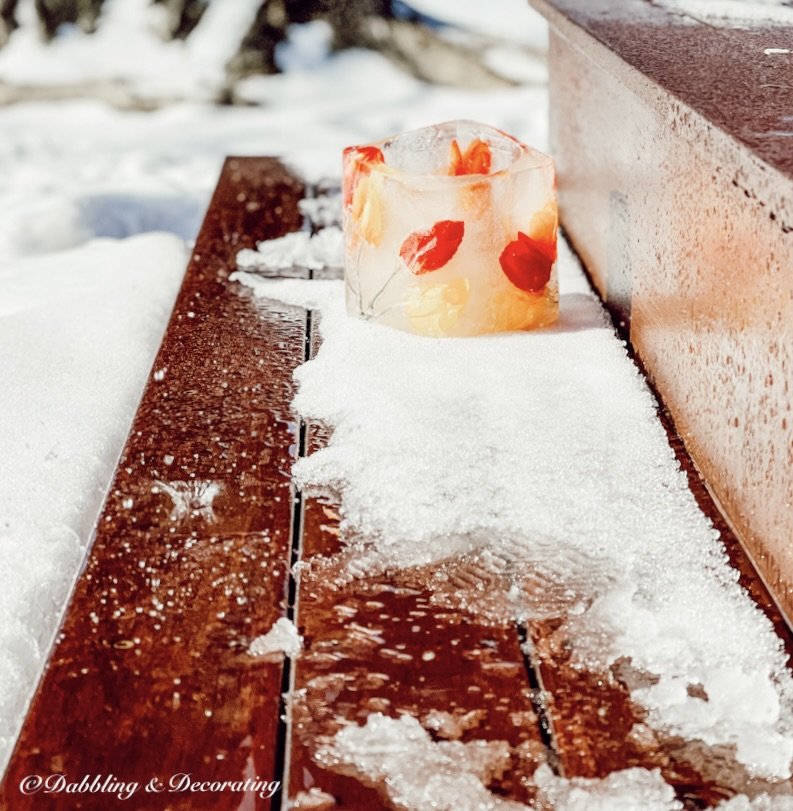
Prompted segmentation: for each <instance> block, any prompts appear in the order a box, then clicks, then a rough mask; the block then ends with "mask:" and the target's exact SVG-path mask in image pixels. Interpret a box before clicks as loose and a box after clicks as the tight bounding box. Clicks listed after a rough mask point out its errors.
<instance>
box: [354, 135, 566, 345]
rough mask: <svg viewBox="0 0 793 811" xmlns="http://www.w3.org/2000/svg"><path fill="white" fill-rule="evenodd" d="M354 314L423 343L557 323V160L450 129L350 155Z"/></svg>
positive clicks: (508, 140) (506, 141)
mask: <svg viewBox="0 0 793 811" xmlns="http://www.w3.org/2000/svg"><path fill="white" fill-rule="evenodd" d="M343 202H344V236H345V282H346V294H347V309H348V311H349V312H350V313H352V314H354V315H357V316H359V317H360V318H364V319H366V320H371V321H375V322H378V323H381V324H388V325H390V326H393V327H397V328H399V329H403V330H406V331H408V332H415V333H418V334H420V335H432V336H443V335H457V336H460V335H479V334H482V333H487V332H499V331H504V330H515V329H532V328H536V327H541V326H547V325H548V324H550V323H552V322H553V321H555V320H556V318H557V316H558V302H559V288H558V283H557V278H556V272H555V262H556V231H557V219H558V217H557V210H556V183H555V179H554V170H553V161H552V160H551V159H550V158H548V157H547V156H545V155H543V154H542V153H540V152H537V151H535V150H533V149H530V148H529V147H527V146H525V145H524V144H521V143H520V142H519V141H517V140H515V139H514V138H512V137H510V136H508V135H506V134H505V133H503V132H501V131H499V130H496V129H494V128H492V127H487V126H484V125H482V124H476V123H474V122H471V121H454V122H449V123H446V124H438V125H435V126H431V127H424V128H423V129H420V130H415V131H413V132H406V133H403V134H401V135H396V136H394V137H392V138H388V139H386V140H384V141H379V142H377V143H374V144H368V145H363V146H355V147H348V148H347V149H345V150H344V182H343Z"/></svg>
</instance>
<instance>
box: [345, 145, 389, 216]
mask: <svg viewBox="0 0 793 811" xmlns="http://www.w3.org/2000/svg"><path fill="white" fill-rule="evenodd" d="M378 163H385V157H384V156H383V153H382V151H381V150H380V149H379V148H378V147H376V146H348V147H347V148H346V149H345V150H344V178H343V179H342V192H343V197H344V205H345V206H349V205H351V204H352V198H353V195H354V194H355V186H356V185H357V183H358V180H359V178H360V177H361V176H362V175H368V174H369V172H371V171H372V166H373V165H374V164H378Z"/></svg>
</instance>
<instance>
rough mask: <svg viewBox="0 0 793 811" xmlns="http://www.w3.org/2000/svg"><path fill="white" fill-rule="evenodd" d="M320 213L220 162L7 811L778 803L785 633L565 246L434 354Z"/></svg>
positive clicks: (265, 168) (8, 783) (237, 163)
mask: <svg viewBox="0 0 793 811" xmlns="http://www.w3.org/2000/svg"><path fill="white" fill-rule="evenodd" d="M304 195H308V200H306V201H304V202H302V203H301V200H300V198H301V197H303V196H304ZM312 195H313V197H312ZM334 211H335V213H334ZM337 216H338V211H337V209H334V202H333V195H332V194H323V195H319V196H318V195H317V194H316V190H313V189H305V188H304V187H303V184H302V183H301V182H300V181H299V180H298V179H297V178H295V177H294V176H292V175H291V174H290V173H289V172H288V171H286V170H285V169H284V168H283V167H282V166H281V165H280V164H278V163H277V162H276V161H273V160H270V159H264V158H262V159H256V158H245V159H243V158H239V159H229V161H227V163H226V165H225V167H224V170H223V174H222V176H221V180H220V183H219V186H218V189H217V191H216V193H215V196H214V197H213V200H212V203H211V206H210V209H209V212H208V214H207V218H206V220H205V223H204V226H203V228H202V230H201V234H200V235H199V238H198V241H197V243H196V247H195V250H194V253H193V257H192V259H191V261H190V265H189V268H188V272H187V274H186V277H185V282H184V285H183V288H182V290H181V292H180V295H179V298H178V300H177V304H176V307H175V310H174V313H173V316H172V319H171V322H170V325H169V328H168V331H167V333H166V337H165V340H164V343H163V346H162V348H161V350H160V353H159V355H158V357H157V359H156V362H155V365H154V367H153V369H152V375H151V379H150V382H149V384H148V386H147V389H146V391H145V394H144V398H143V402H142V404H141V406H140V409H139V411H138V415H137V417H136V420H135V422H134V425H133V429H132V432H131V434H130V437H129V440H128V442H127V445H126V448H125V450H124V453H123V455H122V458H121V461H120V463H119V467H118V471H117V473H116V477H115V480H114V482H113V485H112V487H111V491H110V495H109V497H108V501H107V503H106V505H105V508H104V511H103V514H102V516H101V519H100V521H99V524H98V527H97V531H96V535H95V538H94V542H93V546H92V549H91V553H90V557H89V561H88V564H87V566H86V569H85V571H84V573H83V575H82V576H81V578H80V580H79V582H78V584H77V586H76V589H75V592H74V595H73V597H72V601H71V603H70V606H69V608H68V611H67V615H66V619H65V621H64V624H63V627H62V631H61V634H60V637H59V641H58V644H57V645H56V647H55V649H54V651H53V652H52V655H51V657H50V661H49V666H48V669H47V671H46V673H45V675H44V678H43V680H42V682H41V685H40V686H39V689H38V692H37V694H36V696H35V698H34V701H33V704H32V706H31V709H30V712H29V714H28V717H27V719H26V722H25V725H24V727H23V730H22V733H21V735H20V738H19V740H18V743H17V746H16V749H15V751H14V755H13V757H12V760H11V763H10V766H9V768H8V771H7V773H6V775H5V779H4V782H3V784H2V787H0V806H2V807H3V808H9V809H11V811H17V809H27V808H36V809H39V808H48V807H49V808H63V807H65V806H64V805H63V796H64V795H60V796H58V795H55V794H52V795H47V794H46V793H44V792H43V789H42V790H41V791H39V792H37V793H34V794H29V795H27V794H25V793H24V792H23V791H21V790H20V786H21V782H22V781H23V779H24V778H25V777H27V776H28V775H42V776H46V775H48V774H52V773H64V774H66V775H68V776H69V779H70V780H74V781H75V782H77V781H79V780H80V779H82V777H83V776H84V775H103V776H107V775H112V776H114V779H115V781H116V782H115V783H112V781H111V782H109V783H108V784H107V785H108V788H107V789H106V790H104V792H103V791H100V790H99V789H97V790H96V791H94V792H93V793H92V792H91V791H89V790H88V789H85V790H84V791H83V792H82V793H80V794H74V795H70V796H74V802H73V803H72V800H71V799H70V800H69V802H70V803H72V804H71V805H69V807H70V808H85V809H107V808H109V807H115V805H116V804H122V803H124V802H127V804H128V806H129V801H123V800H119V799H118V795H119V794H120V793H122V792H123V791H127V792H129V791H132V792H133V794H136V797H135V800H133V802H137V803H138V805H136V806H134V807H140V808H146V809H159V808H162V809H165V808H179V809H181V808H190V809H200V808H211V809H226V808H228V809H232V808H234V809H236V808H240V807H245V808H286V807H291V808H304V809H306V808H312V809H332V808H334V807H344V808H352V809H361V810H363V809H368V810H373V809H377V808H410V809H419V810H420V811H424V809H427V808H440V809H449V810H450V811H451V809H455V810H458V809H462V808H470V809H477V810H478V809H502V810H507V809H508V810H509V811H518V809H522V808H527V807H532V804H533V803H546V806H545V807H552V808H557V809H560V811H564V809H580V808H586V809H587V811H597V809H601V808H602V809H609V811H614V809H623V808H624V809H632V811H638V809H642V810H643V811H653V809H670V811H671V809H680V808H702V807H713V806H716V805H717V804H718V803H719V802H720V801H722V800H724V799H727V798H730V797H733V796H734V795H738V796H737V797H736V799H734V800H732V802H731V804H725V805H723V807H726V808H730V809H747V808H750V807H754V808H772V809H784V808H790V807H791V806H790V803H793V797H791V794H790V792H791V785H790V761H791V757H793V687H792V686H791V685H792V684H793V682H792V681H791V677H790V673H789V672H788V670H787V668H786V664H785V661H786V654H785V650H788V651H789V650H790V649H791V640H790V635H789V634H788V632H787V630H786V627H785V625H784V624H783V622H782V620H781V618H780V616H779V614H778V613H777V612H776V610H775V608H774V604H773V602H772V600H771V599H770V597H769V595H768V593H767V592H766V591H765V589H764V587H763V585H762V583H761V581H760V580H759V578H758V577H757V575H756V574H755V573H754V570H753V569H752V567H751V564H750V563H749V562H748V560H747V559H746V557H745V555H743V553H742V552H741V550H740V547H739V546H738V545H737V543H736V542H735V539H734V537H733V536H732V535H731V533H730V531H729V530H728V529H727V528H726V526H725V525H724V523H723V521H722V520H721V518H720V517H719V514H718V512H717V511H716V510H715V508H714V506H713V504H712V502H711V501H710V499H709V497H708V495H707V492H706V490H705V488H704V486H703V484H702V482H701V481H700V480H699V479H698V477H697V476H696V474H695V473H694V471H693V467H692V466H691V463H690V461H689V460H688V458H687V457H686V455H685V452H684V451H683V449H682V445H681V444H680V442H679V440H678V439H677V437H676V436H675V435H674V434H673V433H672V432H671V430H670V428H669V425H668V424H666V423H664V422H663V421H662V420H661V419H659V417H658V414H657V413H656V409H655V404H654V401H653V398H652V395H651V393H650V392H649V390H648V389H647V387H646V385H645V383H644V381H643V378H642V377H641V375H640V374H639V373H638V372H637V370H636V368H635V366H634V365H633V363H632V362H631V360H630V359H629V357H628V356H627V354H626V349H625V347H624V346H623V345H622V344H621V342H620V341H619V340H618V338H617V337H616V336H615V335H614V333H613V330H612V328H611V325H610V323H609V321H608V319H607V317H606V316H605V314H604V311H603V310H602V308H601V306H600V304H599V303H598V301H597V299H596V298H595V297H594V296H593V295H592V293H591V291H590V289H589V287H588V285H587V282H586V280H585V278H584V276H583V275H582V273H581V270H580V268H579V266H578V265H577V263H576V261H575V259H574V258H573V256H572V254H571V253H570V251H569V250H568V249H566V247H565V246H564V245H562V253H561V257H562V258H561V279H562V301H561V305H562V315H561V320H560V323H559V325H558V326H557V327H554V328H552V329H549V330H545V331H542V332H537V333H526V334H505V335H499V336H489V337H487V338H484V339H473V340H459V341H457V340H436V339H426V338H421V337H417V336H410V335H406V334H402V333H397V332H394V331H392V330H388V329H384V328H379V327H377V326H375V325H371V324H367V323H364V322H361V321H358V320H354V319H348V318H346V317H345V315H344V312H343V293H342V282H341V281H340V280H338V279H337V278H334V277H336V276H338V272H337V271H338V269H337V268H334V267H333V265H334V260H333V257H334V255H335V253H334V251H335V249H334V241H335V240H337V237H338V235H336V236H334V232H333V231H332V230H331V229H332V228H333V225H334V223H335V222H336V220H337ZM323 228H327V229H328V233H327V234H326V235H325V236H321V235H322V233H323ZM287 232H298V233H302V234H303V236H298V237H291V238H290V239H289V240H288V241H287V243H286V244H285V243H284V242H278V243H274V242H269V243H268V242H265V243H264V246H263V249H262V250H261V251H254V249H255V248H256V243H257V242H258V241H260V240H272V239H273V238H275V237H281V236H283V235H284V234H285V233H287ZM312 234H317V235H318V238H319V240H320V241H319V242H316V241H315V240H316V237H315V238H314V239H312V236H311V235H312ZM301 246H302V247H301ZM301 251H302V253H301ZM238 256H239V258H238ZM307 256H308V257H311V261H308V262H307V264H309V265H312V266H313V269H306V268H301V267H300V263H301V261H304V262H306V259H305V257H307ZM301 257H302V260H301ZM238 264H241V265H242V266H243V268H244V270H242V271H241V272H238V273H237V274H236V275H234V276H233V279H230V278H229V277H230V275H231V274H232V273H233V272H234V271H235V269H236V267H237V265H238ZM328 265H329V266H330V267H328ZM282 266H283V267H282ZM268 277H269V278H268ZM273 277H279V278H273ZM306 361H308V362H306ZM295 370H297V371H296V378H295V381H293V378H292V374H293V372H295ZM670 441H671V443H672V446H673V447H670V444H669V443H670ZM295 462H297V464H296V465H295V467H294V471H292V466H293V463H295ZM680 464H682V466H683V470H682V471H681V469H680V467H679V465H680ZM711 521H713V522H715V526H716V529H718V530H719V531H720V532H721V541H720V540H718V539H717V533H716V532H715V531H714V529H713V526H712V524H711ZM739 580H740V582H741V583H742V584H743V585H744V587H745V588H746V589H747V591H743V590H742V589H741V588H740V586H739V583H738V581H739ZM785 646H787V647H785ZM185 774H190V775H192V776H191V777H190V778H185V777H183V776H182V777H179V775H185ZM175 776H176V777H175ZM171 780H174V781H175V782H174V783H173V784H170V783H169V781H171ZM152 781H156V782H154V784H153V785H154V788H153V789H151V790H149V789H147V788H146V787H147V786H149V785H151V784H152ZM26 785H28V787H29V784H26ZM191 787H192V790H191ZM100 788H101V787H100ZM160 788H162V789H163V790H162V791H161V790H159V789H160ZM171 789H173V790H171ZM113 792H115V793H113ZM769 793H770V794H777V795H779V797H777V798H775V799H770V798H769V797H765V795H766V794H769ZM755 795H759V796H760V797H761V800H758V802H759V803H764V804H762V805H759V804H758V805H754V806H750V805H749V803H750V800H749V798H750V797H754V796H755ZM786 803H787V804H786ZM129 807H133V806H129Z"/></svg>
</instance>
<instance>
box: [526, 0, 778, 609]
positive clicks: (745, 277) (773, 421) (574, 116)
mask: <svg viewBox="0 0 793 811" xmlns="http://www.w3.org/2000/svg"><path fill="white" fill-rule="evenodd" d="M533 2H534V5H535V6H537V7H538V8H539V9H540V10H542V11H543V13H545V14H546V16H548V18H549V21H550V23H551V36H550V48H549V69H550V97H551V104H552V115H551V132H550V139H551V150H552V153H553V154H554V156H555V158H556V160H557V167H558V174H559V195H560V212H561V219H562V223H563V225H564V227H565V229H566V231H567V233H568V235H569V236H570V238H571V240H572V242H573V243H574V245H575V247H576V249H577V250H578V251H579V252H580V254H581V256H582V258H583V260H584V264H585V265H586V267H587V268H588V270H589V272H590V273H591V275H592V278H593V281H594V283H595V284H596V286H597V288H598V290H599V292H600V293H601V295H602V296H603V298H604V300H605V301H606V303H607V305H608V306H609V307H610V308H611V310H612V311H613V312H615V313H616V315H617V317H618V319H619V320H620V321H621V322H622V324H623V332H624V335H625V336H626V337H628V338H629V339H630V342H631V344H632V346H633V347H634V349H635V350H636V352H637V354H638V356H639V358H640V359H641V361H642V363H643V364H644V366H645V368H646V370H647V374H648V376H649V378H650V380H651V381H652V383H653V385H654V386H655V388H656V389H657V390H658V392H659V394H660V396H661V398H662V399H663V401H664V403H665V404H666V406H667V407H668V408H669V411H670V413H671V416H672V419H673V421H674V425H675V429H676V432H677V433H678V434H679V435H680V437H682V439H683V441H684V442H685V444H686V447H687V449H688V451H689V453H690V454H691V456H692V458H693V459H694V462H695V464H696V466H697V469H698V470H699V471H701V472H702V475H703V477H704V479H705V481H706V482H707V487H708V489H709V490H710V492H711V493H712V494H713V497H714V498H715V500H716V501H717V503H718V504H719V505H720V508H721V510H722V511H723V513H724V514H725V515H726V516H727V518H728V520H729V523H730V526H731V527H732V528H733V529H734V531H735V533H736V534H737V535H738V537H739V538H740V539H741V542H742V543H743V544H744V546H745V548H746V549H747V551H748V553H749V555H750V556H751V557H752V559H753V561H754V563H755V565H756V567H757V569H758V570H759V572H760V574H761V576H762V577H763V578H764V579H765V581H766V583H767V584H768V586H769V588H770V590H771V591H772V593H773V594H774V597H775V599H776V600H777V601H778V602H779V603H780V605H781V607H782V610H783V612H785V613H786V614H787V617H788V620H791V618H793V545H791V544H790V538H791V537H792V536H793V510H791V509H790V504H791V503H793V389H791V386H790V385H789V381H790V380H791V379H793V331H792V328H791V325H792V324H793V275H791V273H790V272H789V269H790V268H791V267H792V266H793V206H792V205H791V201H793V150H792V149H790V144H791V137H790V136H791V126H790V120H789V119H788V116H789V110H790V108H791V103H793V85H791V83H790V81H789V76H790V65H791V61H790V60H791V54H789V53H788V54H785V53H774V52H773V51H774V49H780V48H781V49H783V50H784V49H790V47H791V42H793V27H791V26H772V25H765V26H764V25H760V24H753V25H747V26H745V27H744V26H741V25H733V26H732V27H725V26H724V24H722V23H718V24H716V23H706V22H703V21H702V20H701V19H697V18H695V17H693V16H692V15H687V14H683V13H673V12H670V11H669V10H665V9H663V8H660V7H658V5H657V4H651V3H649V2H645V1H644V0H619V2H613V3H612V2H608V1H607V0H593V2H586V3H585V2H579V0H533ZM703 8H704V7H703ZM767 49H770V50H771V53H766V50H767ZM582 122H586V126H583V123H582Z"/></svg>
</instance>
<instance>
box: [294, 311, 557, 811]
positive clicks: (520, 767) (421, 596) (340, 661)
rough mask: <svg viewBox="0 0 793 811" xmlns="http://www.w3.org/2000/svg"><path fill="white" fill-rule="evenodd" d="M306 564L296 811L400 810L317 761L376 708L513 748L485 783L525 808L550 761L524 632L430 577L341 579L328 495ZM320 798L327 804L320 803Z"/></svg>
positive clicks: (309, 536) (441, 735)
mask: <svg viewBox="0 0 793 811" xmlns="http://www.w3.org/2000/svg"><path fill="white" fill-rule="evenodd" d="M312 323H313V325H314V327H315V328H316V320H313V321H312ZM316 346H317V336H316V329H315V330H314V347H315V348H316ZM325 441H326V433H325V432H324V430H323V428H322V427H321V426H317V425H313V426H309V430H308V438H307V449H308V451H310V452H313V451H314V450H317V449H318V448H320V447H322V446H323V444H324V443H325ZM302 561H303V564H302V568H301V571H300V574H299V590H298V597H297V608H298V610H297V623H298V626H299V630H300V633H301V634H303V636H304V638H305V650H304V651H303V653H302V654H301V655H300V657H299V658H298V659H297V660H296V664H295V673H294V676H293V680H292V694H291V695H292V699H291V701H290V725H289V741H290V755H289V763H290V769H289V799H290V803H293V804H294V805H293V806H290V807H294V808H301V807H305V808H309V807H310V808H328V809H330V808H335V807H340V808H354V809H364V808H365V809H367V811H375V809H378V808H383V809H386V808H392V807H394V806H393V805H392V804H391V803H390V802H388V801H387V792H386V791H385V790H384V786H383V785H382V784H379V785H378V784H373V783H371V782H370V781H368V780H367V779H366V778H365V776H363V775H361V774H357V773H355V771H354V770H351V769H349V768H344V767H342V766H328V764H327V763H325V764H322V763H320V762H318V759H317V752H318V750H319V749H320V748H321V747H322V746H323V745H325V744H327V743H329V742H330V741H331V740H332V737H333V735H334V734H335V733H336V732H337V731H338V730H339V729H341V728H342V727H343V726H345V725H348V724H364V723H366V719H367V717H368V716H369V715H370V714H372V713H383V714H384V715H386V716H390V717H400V716H401V715H404V714H408V715H410V716H412V717H414V718H416V719H418V720H419V721H420V722H421V723H422V724H423V725H424V727H425V728H426V729H428V730H430V732H431V735H432V737H433V738H434V739H435V740H439V741H440V740H460V741H462V742H468V741H476V740H479V741H506V742H507V744H508V747H509V749H508V756H507V759H506V761H505V763H504V768H505V770H504V773H503V774H502V775H500V776H497V777H495V778H494V779H493V781H492V783H491V784H490V786H489V787H490V788H491V789H492V790H493V791H495V792H496V793H497V794H499V795H502V796H506V797H511V798H514V799H517V800H522V801H524V802H529V801H530V800H531V799H532V797H533V789H532V787H531V786H530V785H529V784H528V779H527V778H529V777H530V776H531V774H532V773H533V772H534V770H535V769H536V768H537V766H538V765H539V764H540V763H543V762H546V761H547V759H548V757H549V756H550V757H552V754H551V753H550V752H549V751H548V749H547V747H546V744H545V742H544V740H543V735H542V732H541V730H540V722H539V719H538V717H537V714H536V712H535V707H534V701H535V700H536V696H535V694H534V690H533V687H532V684H531V680H530V677H529V674H528V672H527V667H526V662H525V658H524V655H523V653H522V651H521V648H520V640H519V635H518V629H517V628H515V626H514V625H513V624H512V623H511V622H510V621H509V620H508V618H507V617H504V621H503V622H502V623H500V624H499V623H490V624H489V623H487V622H485V621H484V620H483V619H480V618H477V616H475V615H474V614H472V613H470V612H468V611H466V610H465V609H464V608H462V607H459V606H453V605H449V604H444V603H443V602H442V601H438V600H437V599H436V597H437V595H434V594H433V591H432V589H431V587H428V586H427V583H428V581H429V580H430V579H431V572H426V571H425V572H421V571H414V572H398V571H389V572H385V573H380V574H374V575H371V576H368V575H366V574H365V573H361V572H358V573H357V575H356V576H354V577H352V578H349V577H347V576H345V575H347V574H348V571H349V560H348V559H347V557H346V556H345V554H344V551H343V544H342V543H341V541H340V538H339V515H338V504H337V503H336V502H335V501H334V500H333V499H332V498H329V497H324V498H317V497H310V498H307V499H306V500H305V504H304V509H303V535H302ZM312 791H313V792H315V796H314V797H312V795H311V793H310V792H312ZM317 792H321V795H320V796H325V797H327V798H328V800H327V805H322V804H321V803H320V804H318V805H317V804H316V803H318V802H319V801H318V800H317V799H316V793H317ZM331 797H332V798H334V800H335V802H336V803H337V806H334V805H332V804H331V801H330V799H329V798H331ZM312 803H314V804H312Z"/></svg>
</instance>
